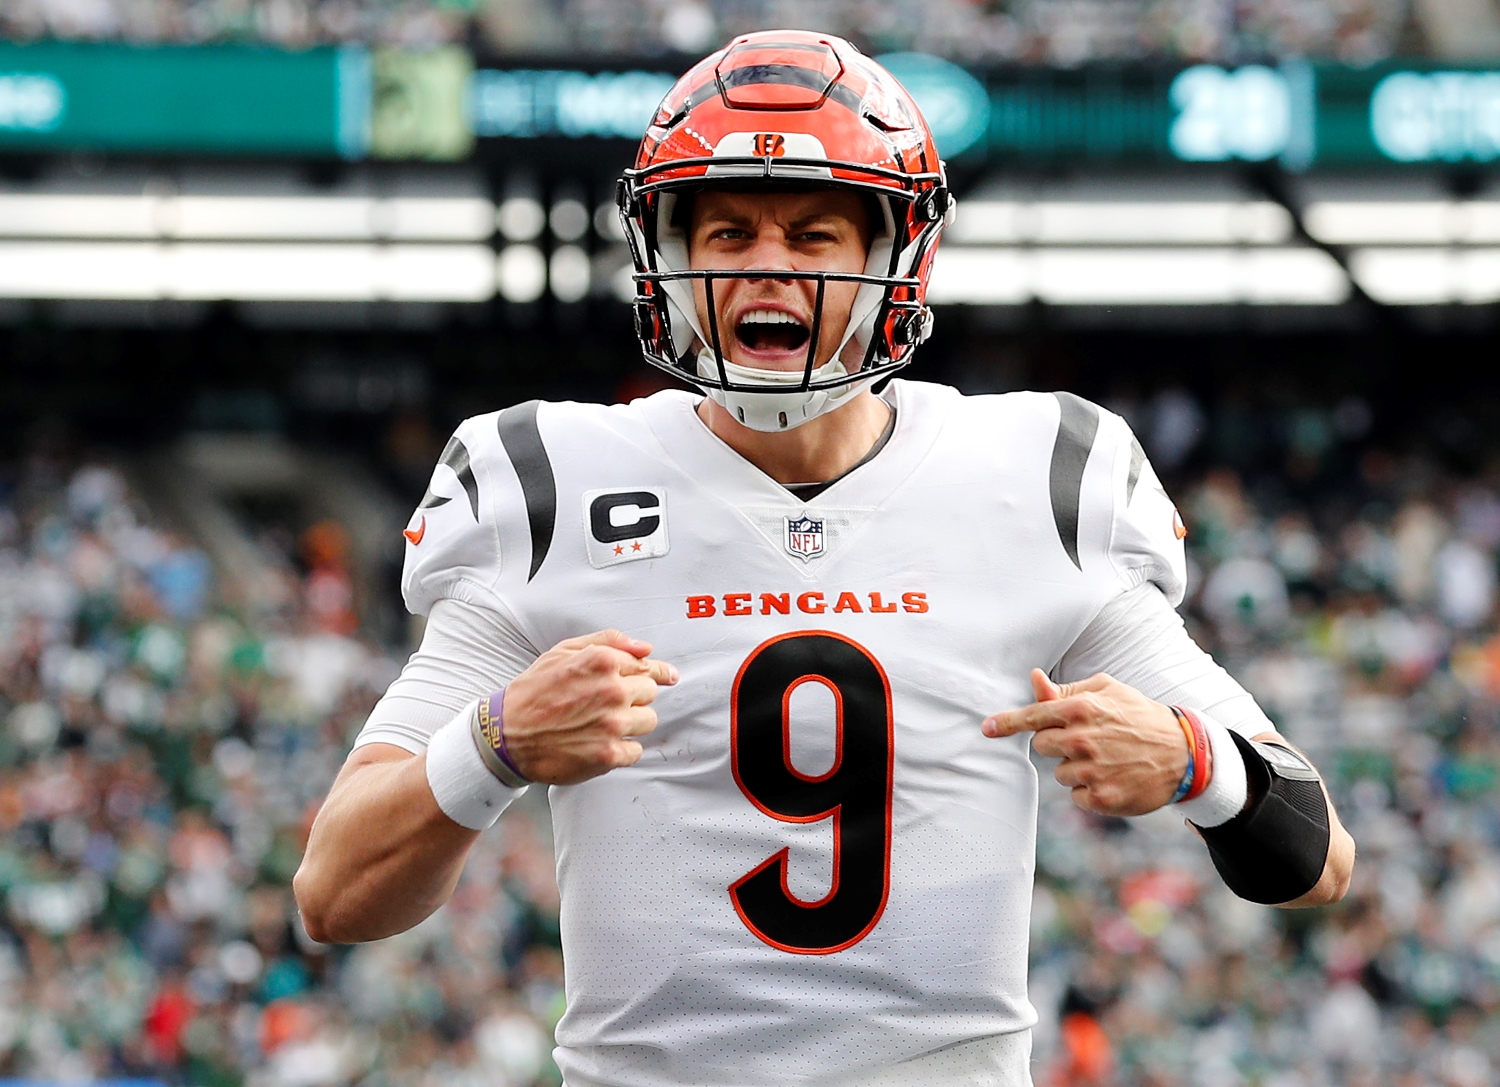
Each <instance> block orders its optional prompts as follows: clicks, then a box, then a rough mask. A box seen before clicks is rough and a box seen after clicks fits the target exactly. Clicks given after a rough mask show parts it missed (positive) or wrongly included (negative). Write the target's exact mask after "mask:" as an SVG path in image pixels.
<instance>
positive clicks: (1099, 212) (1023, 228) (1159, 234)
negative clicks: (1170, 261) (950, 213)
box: [947, 200, 1292, 245]
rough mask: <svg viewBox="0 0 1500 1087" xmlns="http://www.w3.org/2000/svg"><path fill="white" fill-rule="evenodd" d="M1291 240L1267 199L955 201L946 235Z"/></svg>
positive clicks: (1086, 240)
mask: <svg viewBox="0 0 1500 1087" xmlns="http://www.w3.org/2000/svg"><path fill="white" fill-rule="evenodd" d="M1291 235H1292V218H1291V216H1290V215H1288V214H1287V212H1286V209H1285V208H1283V207H1281V205H1279V204H1274V203H1271V202H1270V201H1268V200H1257V201H1244V200H1239V201H1235V200H1220V201H1213V200H1192V201H1123V200H1101V201H1082V200H1077V201H1075V200H1058V201H1036V202H1028V201H1019V200H972V201H969V200H960V201H959V205H958V215H957V217H956V218H955V219H954V221H953V225H952V226H951V227H949V228H948V232H947V238H948V240H950V241H954V242H957V243H959V244H971V245H973V244H981V245H982V244H988V245H995V244H1015V243H1021V242H1032V243H1038V244H1052V245H1079V244H1085V245H1086V244H1093V245H1099V244H1156V245H1195V244H1196V245H1233V244H1236V243H1244V244H1254V245H1276V244H1280V243H1284V242H1286V241H1287V240H1288V239H1290V238H1291Z"/></svg>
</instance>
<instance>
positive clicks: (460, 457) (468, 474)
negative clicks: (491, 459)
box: [417, 434, 479, 521]
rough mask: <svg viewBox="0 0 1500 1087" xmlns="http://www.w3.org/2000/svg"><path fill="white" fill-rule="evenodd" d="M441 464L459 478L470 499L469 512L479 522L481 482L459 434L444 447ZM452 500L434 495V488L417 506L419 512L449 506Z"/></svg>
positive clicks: (440, 458)
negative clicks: (476, 476)
mask: <svg viewBox="0 0 1500 1087" xmlns="http://www.w3.org/2000/svg"><path fill="white" fill-rule="evenodd" d="M438 463H439V464H446V465H447V466H448V467H449V468H452V469H453V474H454V475H456V476H457V477H458V482H459V484H460V485H461V486H462V487H463V489H464V494H466V495H467V496H468V498H469V512H470V513H472V514H473V515H474V520H476V521H478V520H479V481H478V480H476V479H475V478H474V466H473V465H472V464H470V463H469V447H468V446H466V445H464V443H463V442H462V441H460V440H459V437H458V435H457V434H455V435H453V437H451V438H449V439H448V444H447V445H445V446H443V455H442V456H441V457H439V458H438ZM451 501H452V499H451V498H449V497H448V496H447V495H437V494H433V493H432V487H431V486H429V487H428V488H427V493H426V494H425V495H423V496H422V501H421V503H420V504H419V505H418V506H417V509H419V510H430V509H435V508H437V507H438V506H444V505H447V504H448V503H449V502H451Z"/></svg>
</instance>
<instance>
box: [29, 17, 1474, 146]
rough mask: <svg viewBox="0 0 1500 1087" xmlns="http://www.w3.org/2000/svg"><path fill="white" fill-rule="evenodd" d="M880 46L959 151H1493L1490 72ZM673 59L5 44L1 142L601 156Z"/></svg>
mask: <svg viewBox="0 0 1500 1087" xmlns="http://www.w3.org/2000/svg"><path fill="white" fill-rule="evenodd" d="M682 59H683V60H684V61H685V58H682ZM880 59H881V60H882V62H883V63H885V64H886V65H887V66H888V67H889V68H890V69H891V70H892V71H893V72H894V73H895V74H896V76H897V78H899V79H900V80H901V81H902V82H903V83H904V84H906V86H907V87H908V88H909V89H910V90H911V92H912V94H913V96H914V97H915V98H916V100H917V102H918V104H919V105H920V106H921V107H922V110H923V113H924V114H925V115H926V116H927V118H928V121H929V123H930V124H931V125H932V127H933V130H934V133H935V136H936V138H937V143H938V148H939V150H940V151H941V152H942V154H943V155H944V157H946V158H948V159H949V160H951V161H954V162H956V163H962V164H972V165H979V166H983V165H988V164H994V165H1007V164H1023V165H1024V164H1029V163H1037V164H1042V165H1046V164H1050V163H1056V162H1066V161H1078V162H1083V163H1091V162H1097V163H1099V164H1101V165H1109V164H1124V163H1143V164H1149V163H1163V164H1165V163H1174V164H1175V163H1195V162H1235V161H1239V162H1276V163H1279V164H1280V165H1281V166H1283V167H1285V168H1287V169H1290V170H1293V171H1306V170H1311V169H1316V168H1318V167H1324V166H1329V167H1346V166H1398V165H1402V164H1407V163H1469V164H1485V163H1492V162H1495V161H1496V160H1497V159H1500V68H1484V67H1456V66H1452V65H1441V64H1437V63H1426V62H1390V63H1385V64H1379V65H1372V66H1367V67H1358V68H1356V67H1349V66H1344V65H1338V64H1333V63H1322V62H1317V61H1305V60H1292V61H1287V62H1284V63H1281V64H1275V65H1272V64H1248V65H1242V66H1238V67H1221V66H1218V65H1212V64H1195V65H1191V66H1185V67H1184V66H1176V67H1172V66H1165V65H1154V66H1153V65H1127V64H1093V65H1085V66H1082V67H1078V68H1070V69H1055V68H1039V67H1022V66H1007V67H993V68H988V69H984V70H971V69H966V68H962V67H959V66H958V65H956V64H953V63H951V62H949V61H947V60H943V59H941V58H938V57H933V56H927V55H924V54H919V53H895V54H888V55H886V56H882V57H881V58H880ZM681 70H683V63H663V61H662V60H661V58H657V59H655V60H652V61H641V60H639V59H636V60H634V61H631V60H620V61H616V62H612V63H600V64H597V65H594V66H592V67H589V68H587V69H585V68H558V67H555V66H551V65H546V64H517V63H514V62H511V63H508V64H506V65H504V66H501V65H494V64H485V63H484V62H483V60H482V58H481V59H480V60H476V59H475V58H474V57H473V56H472V55H471V54H469V53H468V52H466V51H465V50H463V49H459V48H456V47H445V48H441V49H432V50H404V49H376V50H366V49H364V48H363V47H360V46H349V47H342V48H337V49H334V48H325V49H311V50H305V51H300V52H283V51H278V50H274V49H267V48H257V47H248V46H207V47H189V46H181V47H170V46H169V47H149V48H147V47H133V46H124V45H95V44H79V43H39V44H30V45H17V44H0V150H9V151H37V152H47V151H56V150H95V151H124V152H133V153H145V154H168V155H184V154H185V155H219V154H228V155H241V156H242V155H272V156H281V157H311V158H317V157H329V158H333V157H340V158H344V159H350V160H358V159H364V158H386V159H428V160H446V161H460V160H464V159H466V158H468V157H470V156H471V155H472V154H473V153H474V151H475V148H476V146H479V147H483V145H484V144H486V143H491V142H493V143H494V145H495V146H496V147H502V146H508V144H507V141H522V142H525V141H535V140H562V141H574V140H585V141H606V142H616V143H618V144H619V150H618V151H617V152H614V153H612V154H611V155H609V156H606V157H609V158H610V159H611V160H613V159H614V158H616V157H619V156H620V155H622V154H624V153H625V147H626V145H627V143H630V144H633V143H634V141H635V140H636V139H638V138H639V134H640V133H641V131H643V129H644V128H645V125H646V122H647V120H648V119H649V117H650V116H651V113H652V111H653V110H654V109H655V107H656V105H657V103H658V102H659V101H660V100H661V97H662V95H663V94H664V93H665V92H666V90H667V88H668V87H670V86H671V85H672V83H673V81H674V80H675V79H676V77H677V75H678V73H679V72H680V71H681ZM512 150H513V151H515V150H521V148H519V147H515V148H512ZM524 153H525V152H524V151H523V154H524ZM531 153H533V154H534V153H535V152H534V151H533V152H531Z"/></svg>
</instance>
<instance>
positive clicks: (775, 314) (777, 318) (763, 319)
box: [740, 309, 802, 325]
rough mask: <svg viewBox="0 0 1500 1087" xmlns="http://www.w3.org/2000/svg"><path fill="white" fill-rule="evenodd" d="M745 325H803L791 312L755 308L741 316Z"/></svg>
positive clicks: (741, 322)
mask: <svg viewBox="0 0 1500 1087" xmlns="http://www.w3.org/2000/svg"><path fill="white" fill-rule="evenodd" d="M740 324H743V325H801V324H802V322H801V321H799V320H797V318H795V317H793V316H792V315H791V314H790V313H783V312H782V311H781V310H778V309H753V310H751V311H750V312H749V313H747V314H745V316H743V317H741V318H740Z"/></svg>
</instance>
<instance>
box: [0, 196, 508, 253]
mask: <svg viewBox="0 0 1500 1087" xmlns="http://www.w3.org/2000/svg"><path fill="white" fill-rule="evenodd" d="M494 230H495V209H494V205H493V204H492V203H490V201H488V200H486V199H483V198H480V197H395V198H388V199H386V198H375V197H362V196H193V195H186V196H179V195H149V194H143V195H131V196H108V195H95V194H68V193H14V192H12V193H0V237H10V238H134V239H150V238H183V239H204V240H208V239H217V240H225V241H228V240H270V239H285V240H304V239H305V240H308V241H314V240H316V241H375V240H379V239H391V240H394V241H451V242H467V241H484V240H485V239H487V238H489V237H490V236H491V235H492V234H493V233H494Z"/></svg>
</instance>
